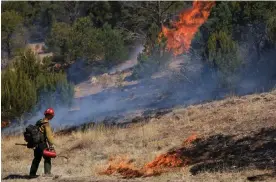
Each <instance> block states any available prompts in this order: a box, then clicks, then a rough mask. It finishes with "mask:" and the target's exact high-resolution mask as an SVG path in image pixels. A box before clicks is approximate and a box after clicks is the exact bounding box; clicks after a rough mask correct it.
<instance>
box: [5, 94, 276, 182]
mask: <svg viewBox="0 0 276 182" xmlns="http://www.w3.org/2000/svg"><path fill="white" fill-rule="evenodd" d="M275 121H276V91H272V92H269V93H263V94H258V95H257V94H256V95H249V96H244V97H235V96H231V97H229V98H226V99H225V100H222V101H215V102H211V103H207V104H202V105H195V106H189V107H188V108H175V109H173V111H172V112H170V113H167V114H165V115H163V116H160V117H158V118H152V119H150V121H149V122H140V123H135V124H132V125H129V126H128V127H126V128H116V127H112V128H111V127H105V126H96V127H94V128H93V129H91V130H87V131H85V132H74V133H72V134H68V135H57V136H56V141H57V144H58V146H57V147H56V150H57V152H58V154H60V155H62V156H66V157H68V159H66V158H63V157H57V158H56V159H54V160H53V169H52V172H53V173H54V174H60V175H62V177H61V178H59V179H55V181H124V179H123V178H128V179H125V180H126V181H246V180H247V179H250V180H261V179H264V180H265V181H273V180H275V177H276V175H275V170H276V167H275V158H276V148H275V147H276V122H275ZM187 138H188V140H187ZM20 142H21V143H23V142H24V140H23V137H9V138H3V137H2V179H3V178H5V177H6V178H9V177H15V178H17V179H9V181H23V179H18V178H24V175H26V174H28V171H29V167H30V164H31V160H32V157H33V153H32V151H31V150H28V149H26V148H25V147H21V146H15V145H14V144H15V143H20ZM162 154H164V155H162ZM158 156H159V157H158ZM156 157H157V158H156ZM38 173H39V174H42V173H43V161H42V162H41V164H40V168H39V172H38ZM12 175H13V176H12ZM133 176H134V177H135V176H136V178H131V177H133ZM31 181H51V180H50V179H45V178H42V177H39V178H38V179H33V180H31Z"/></svg>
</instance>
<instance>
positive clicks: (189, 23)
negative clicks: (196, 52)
mask: <svg viewBox="0 0 276 182" xmlns="http://www.w3.org/2000/svg"><path fill="white" fill-rule="evenodd" d="M214 5H215V2H214V1H209V2H208V1H194V2H193V7H192V8H190V9H187V10H185V11H184V12H182V13H181V14H180V15H179V20H178V21H177V22H173V23H172V26H173V29H169V28H167V27H165V26H162V33H163V34H164V36H165V37H166V38H167V46H166V48H167V50H168V51H173V54H174V55H175V56H177V55H179V54H182V53H184V52H188V51H189V49H190V46H191V42H192V39H193V38H194V36H195V34H196V32H197V31H198V28H199V27H200V26H201V25H202V24H203V23H204V22H206V21H207V19H208V17H209V15H210V11H211V9H212V7H213V6H214Z"/></svg>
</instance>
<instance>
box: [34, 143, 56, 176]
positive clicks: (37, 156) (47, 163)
mask: <svg viewBox="0 0 276 182" xmlns="http://www.w3.org/2000/svg"><path fill="white" fill-rule="evenodd" d="M45 148H46V144H40V145H38V146H37V147H36V148H35V150H34V159H33V162H32V166H31V169H30V176H35V175H36V172H37V170H38V167H39V163H40V161H41V159H42V157H43V158H44V173H45V174H51V167H52V166H51V158H49V157H44V156H43V150H44V149H45Z"/></svg>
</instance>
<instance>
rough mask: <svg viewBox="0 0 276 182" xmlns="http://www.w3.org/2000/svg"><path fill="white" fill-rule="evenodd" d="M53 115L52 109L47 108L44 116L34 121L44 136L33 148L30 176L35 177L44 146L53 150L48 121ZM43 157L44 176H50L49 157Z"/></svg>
mask: <svg viewBox="0 0 276 182" xmlns="http://www.w3.org/2000/svg"><path fill="white" fill-rule="evenodd" d="M54 115H55V113H54V109H53V108H48V109H47V110H46V111H45V112H44V116H45V117H44V118H43V119H40V120H39V121H37V122H36V125H37V126H39V130H40V132H41V133H42V134H43V136H44V141H43V142H42V143H40V144H38V145H37V146H36V147H35V148H34V159H33V162H32V166H31V169H30V174H29V175H30V178H33V177H36V172H37V169H38V166H39V163H40V161H41V158H42V156H43V150H44V149H46V148H48V149H49V150H54V147H53V145H54V140H53V133H52V129H51V126H50V122H49V121H50V120H51V119H53V117H54ZM43 158H44V173H45V174H44V176H46V177H47V176H49V177H51V176H52V174H51V158H49V157H45V156H43Z"/></svg>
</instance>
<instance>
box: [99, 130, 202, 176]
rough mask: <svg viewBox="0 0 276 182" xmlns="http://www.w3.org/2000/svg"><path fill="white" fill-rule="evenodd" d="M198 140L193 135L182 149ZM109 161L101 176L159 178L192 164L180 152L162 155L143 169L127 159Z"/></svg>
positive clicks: (119, 158) (111, 159) (120, 158)
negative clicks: (158, 176)
mask: <svg viewBox="0 0 276 182" xmlns="http://www.w3.org/2000/svg"><path fill="white" fill-rule="evenodd" d="M196 139H197V135H196V134H193V135H191V136H190V137H188V138H187V139H186V140H185V141H184V142H183V144H182V147H188V146H189V145H191V143H192V142H193V141H194V140H196ZM109 161H110V162H109V166H108V168H107V169H106V170H105V171H103V172H100V174H101V175H112V174H116V173H118V174H120V175H122V177H123V178H137V177H149V176H157V175H160V174H161V173H164V172H168V171H170V170H173V169H175V168H177V167H185V166H187V165H189V164H190V160H189V159H188V158H184V157H183V156H181V153H180V151H179V150H175V151H173V152H169V153H166V154H161V155H159V156H157V157H156V158H155V159H154V160H153V161H151V162H149V163H147V164H145V165H144V167H142V168H141V169H138V168H136V167H135V166H134V164H133V162H132V161H131V160H128V159H127V157H120V156H117V157H114V158H113V157H112V158H110V160H109Z"/></svg>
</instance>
